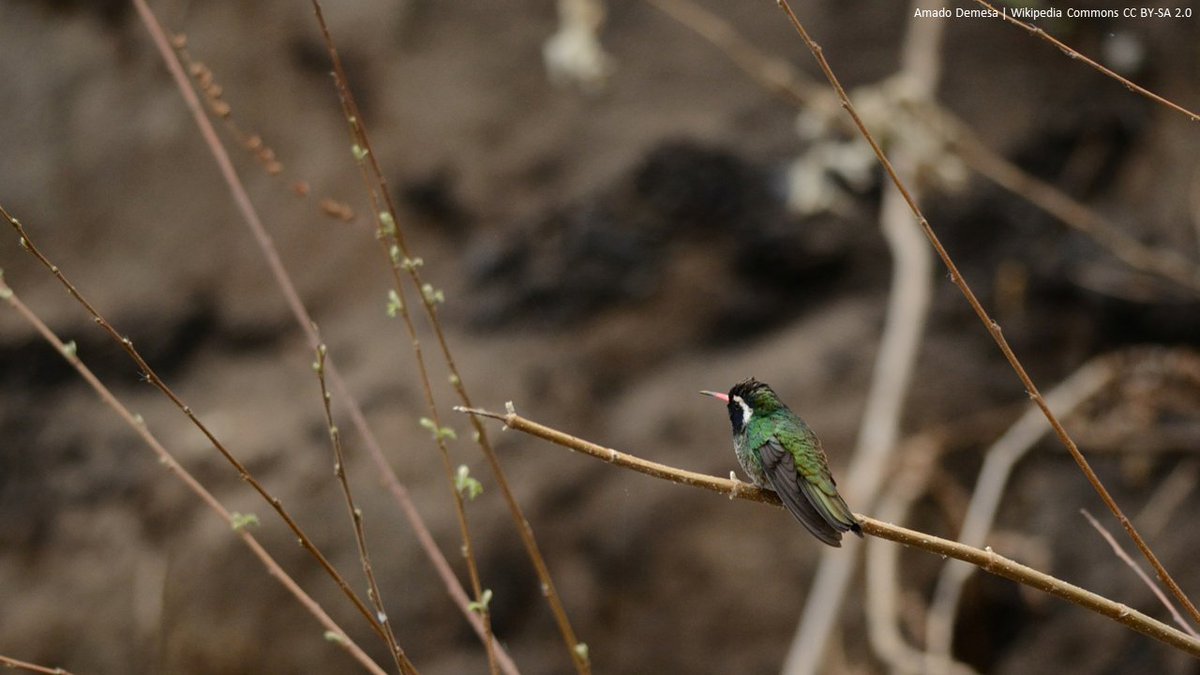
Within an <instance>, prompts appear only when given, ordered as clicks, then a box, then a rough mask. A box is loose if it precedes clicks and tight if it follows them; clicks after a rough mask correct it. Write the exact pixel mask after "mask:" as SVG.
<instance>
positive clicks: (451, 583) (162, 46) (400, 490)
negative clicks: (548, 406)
mask: <svg viewBox="0 0 1200 675" xmlns="http://www.w3.org/2000/svg"><path fill="white" fill-rule="evenodd" d="M134 5H135V7H136V8H137V10H138V13H139V15H140V16H141V18H142V22H143V24H144V25H145V26H146V29H147V30H148V31H149V32H150V36H151V38H152V39H153V40H154V44H155V46H156V47H157V48H158V51H159V55H160V56H161V57H162V59H163V63H164V64H165V65H166V67H167V70H168V71H169V72H170V73H171V77H172V79H173V80H174V82H175V84H176V86H177V88H178V89H179V92H180V94H181V95H182V96H183V100H184V103H186V104H187V107H188V110H189V111H190V112H191V114H192V119H193V120H194V121H195V122H196V126H197V128H198V129H199V131H200V135H201V136H202V137H203V139H204V142H205V145H207V146H208V148H209V151H210V152H211V153H212V155H213V159H214V160H215V161H216V163H217V166H218V168H219V169H220V171H221V176H222V178H223V179H224V180H225V183H226V185H227V186H228V187H229V191H230V194H231V195H232V197H233V200H234V204H235V205H236V206H237V208H238V210H239V211H240V212H241V214H242V220H243V222H244V223H245V224H246V227H247V228H249V230H250V232H251V234H252V235H253V237H254V240H255V243H256V244H257V245H258V246H259V249H260V250H261V252H262V254H263V258H264V260H265V261H266V263H267V267H268V269H269V270H270V272H271V275H272V277H274V279H275V282H276V284H277V285H278V286H279V288H280V291H281V292H282V293H283V295H284V299H285V301H286V302H287V305H288V308H289V309H290V310H291V312H292V315H293V317H294V318H295V320H296V324H297V325H298V326H299V327H300V329H301V330H302V331H304V334H305V336H306V338H307V339H308V343H309V347H310V348H312V349H316V348H317V346H318V345H319V344H320V337H319V336H318V335H317V333H316V331H315V330H314V329H313V326H314V325H315V324H314V322H313V320H312V317H311V316H310V315H309V313H308V310H307V309H306V308H305V306H304V302H303V301H302V300H301V299H300V294H299V293H298V292H297V290H296V286H295V283H294V282H293V281H292V279H291V276H290V275H289V274H288V272H287V269H286V268H285V267H284V266H283V261H282V260H281V259H280V257H279V253H278V251H276V249H275V244H274V242H273V240H272V238H271V235H270V234H268V233H267V230H266V227H264V225H263V223H262V219H261V218H260V217H259V215H258V211H257V210H256V209H255V208H254V204H253V203H252V202H251V201H250V196H249V194H248V193H247V192H246V188H245V186H244V185H243V184H242V181H241V179H240V178H239V177H238V174H237V171H235V170H234V168H233V162H232V161H231V159H230V157H229V152H228V151H227V150H226V148H225V146H224V144H222V143H221V140H220V138H219V137H218V136H217V133H216V130H215V129H214V128H213V125H212V122H211V121H210V120H209V119H208V116H207V115H206V114H205V112H204V106H203V105H202V104H201V102H200V99H199V97H198V96H197V95H196V92H195V91H194V90H193V89H192V87H191V84H190V82H189V80H188V77H187V74H186V73H185V72H184V69H183V67H182V66H181V65H180V63H179V61H178V59H177V58H176V55H175V52H174V51H173V49H172V45H171V41H170V40H169V39H168V38H167V35H166V33H165V32H164V31H163V29H162V26H160V25H159V23H158V20H157V18H156V17H155V16H154V13H153V12H152V11H151V10H150V8H149V6H147V5H146V4H145V1H144V0H134ZM326 370H327V375H328V377H329V382H330V384H332V385H333V390H334V393H336V394H337V396H338V400H340V401H341V402H342V405H343V406H344V407H345V409H346V411H347V413H348V414H349V415H350V419H351V421H352V422H353V424H354V428H355V430H356V431H357V432H358V433H359V435H360V437H361V438H362V439H363V444H364V445H365V446H366V449H367V454H368V455H369V456H370V458H371V461H372V462H373V463H374V464H375V466H376V468H378V470H379V478H380V481H381V482H382V483H383V485H384V486H385V487H386V488H387V490H388V491H389V492H390V493H391V494H392V497H393V499H395V500H396V503H397V504H398V505H399V507H400V510H401V512H402V513H403V514H404V517H405V520H407V521H408V523H409V526H410V527H412V529H413V533H414V534H415V535H416V537H417V541H418V543H420V545H421V549H422V550H423V551H424V552H425V555H426V556H427V557H428V558H429V561H430V562H431V563H432V564H433V567H434V570H435V571H436V572H437V574H438V576H439V577H440V578H441V580H442V583H443V585H444V586H445V588H446V591H447V593H449V595H450V597H451V599H453V600H454V603H455V604H456V605H457V606H458V608H459V611H460V612H461V613H462V615H463V617H464V618H465V619H466V620H467V622H468V623H469V624H470V625H471V627H472V629H473V630H474V631H475V633H476V635H478V636H479V638H480V639H481V640H483V641H484V643H485V644H487V645H489V649H490V650H491V651H494V652H495V653H496V655H497V659H498V661H499V663H500V667H501V668H502V669H503V670H504V672H505V673H507V674H508V675H516V673H517V668H516V665H515V664H514V663H513V661H512V659H511V658H510V657H509V656H508V654H507V652H505V650H504V649H503V647H501V646H500V645H499V643H498V642H496V640H495V637H494V636H492V635H491V630H490V628H489V627H488V626H485V625H484V623H483V620H482V619H481V617H480V616H479V615H478V614H477V613H476V612H473V611H472V610H471V600H470V599H469V598H468V597H467V594H466V592H465V591H464V590H463V587H462V583H461V582H459V580H458V577H457V576H456V575H455V573H454V570H453V569H452V568H451V567H450V563H449V562H448V561H447V560H446V556H445V555H443V554H442V551H441V549H440V548H438V545H437V542H435V541H434V539H433V535H432V534H430V532H429V528H428V527H426V525H425V521H424V519H423V518H422V517H421V514H420V512H419V511H417V508H416V506H415V505H414V504H413V502H412V498H411V496H410V495H409V492H408V488H407V487H405V486H404V484H403V483H401V482H400V479H399V478H398V477H397V476H396V472H395V470H393V469H392V467H391V465H390V464H389V463H388V461H387V458H386V456H385V455H384V453H383V447H382V446H381V445H380V443H379V440H378V439H377V438H376V437H375V434H374V432H373V431H372V430H371V427H370V425H368V424H367V420H366V416H365V415H364V414H363V412H362V406H361V405H360V404H359V403H358V400H357V399H356V398H355V396H354V395H353V393H352V392H351V391H350V389H349V387H347V386H346V382H345V380H344V379H343V378H342V376H341V373H340V371H339V370H338V369H337V367H336V365H335V364H334V362H333V359H332V358H329V360H328V362H327V364H326Z"/></svg>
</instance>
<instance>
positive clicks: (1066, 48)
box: [975, 0, 1200, 122]
mask: <svg viewBox="0 0 1200 675" xmlns="http://www.w3.org/2000/svg"><path fill="white" fill-rule="evenodd" d="M975 2H976V3H977V4H980V5H983V6H984V7H986V8H988V9H990V10H992V11H993V12H996V14H997V16H998V18H1000V19H1001V20H1003V21H1006V22H1008V23H1011V24H1012V25H1014V26H1018V27H1020V28H1022V29H1024V30H1025V31H1027V32H1029V33H1030V34H1031V35H1034V36H1036V37H1039V38H1041V39H1043V40H1045V41H1046V42H1049V43H1050V44H1052V45H1054V46H1055V47H1056V48H1057V49H1058V50H1059V51H1060V52H1062V53H1063V54H1066V55H1067V56H1068V57H1069V58H1070V59H1071V60H1072V61H1081V62H1083V63H1085V64H1087V65H1088V66H1091V67H1092V68H1094V69H1095V70H1097V71H1099V72H1100V73H1102V74H1104V75H1106V76H1108V77H1111V78H1112V79H1114V80H1116V81H1117V82H1120V83H1121V85H1122V86H1123V87H1125V88H1126V89H1128V90H1129V91H1132V92H1136V93H1138V94H1141V95H1142V96H1145V97H1146V98H1148V99H1150V100H1151V101H1154V102H1155V103H1158V104H1160V105H1163V106H1166V107H1167V108H1170V109H1171V110H1174V111H1176V112H1179V113H1183V114H1184V115H1186V116H1187V118H1188V119H1189V120H1191V121H1193V122H1200V115H1198V114H1196V113H1194V112H1192V111H1191V110H1188V109H1187V108H1185V107H1183V106H1181V105H1179V104H1178V103H1175V102H1174V101H1171V100H1169V99H1166V98H1163V97H1162V96H1159V95H1158V94H1156V93H1154V92H1152V91H1150V90H1149V89H1146V88H1145V87H1143V86H1141V85H1139V84H1135V83H1134V82H1132V81H1131V80H1128V79H1126V78H1124V77H1121V76H1120V75H1118V74H1117V73H1116V72H1114V71H1112V70H1110V69H1108V68H1105V67H1104V66H1102V65H1100V64H1099V63H1096V62H1095V61H1094V60H1092V59H1090V58H1088V57H1087V56H1085V55H1083V54H1081V53H1079V52H1078V51H1076V50H1074V49H1072V48H1071V46H1070V45H1068V44H1066V43H1065V42H1062V41H1061V40H1059V39H1057V38H1055V37H1054V36H1053V35H1050V34H1049V33H1047V32H1046V31H1044V30H1042V29H1041V28H1038V27H1037V26H1034V25H1032V24H1028V23H1025V22H1024V21H1021V20H1020V19H1018V18H1017V17H1015V16H1012V15H1011V14H1009V13H1008V12H1007V11H1001V10H999V9H996V7H995V6H994V5H992V4H991V3H989V2H987V0H975Z"/></svg>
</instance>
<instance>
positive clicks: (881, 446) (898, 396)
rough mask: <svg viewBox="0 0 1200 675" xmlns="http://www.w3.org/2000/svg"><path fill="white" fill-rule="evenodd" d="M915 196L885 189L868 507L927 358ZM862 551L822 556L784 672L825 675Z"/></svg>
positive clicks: (866, 473)
mask: <svg viewBox="0 0 1200 675" xmlns="http://www.w3.org/2000/svg"><path fill="white" fill-rule="evenodd" d="M921 1H922V0H914V2H917V3H919V2H921ZM944 25H945V22H942V21H913V22H911V23H910V24H909V30H908V34H907V35H906V36H905V39H904V43H903V48H902V54H901V58H900V71H899V73H900V77H901V78H903V79H904V81H905V82H906V83H907V84H908V86H907V87H906V89H907V90H908V91H907V95H908V96H910V97H912V98H913V99H915V100H922V101H924V100H929V99H930V98H931V97H932V96H933V92H934V90H935V88H936V87H937V82H938V78H939V73H940V66H939V62H938V61H939V53H940V51H941V44H942V39H941V38H942V32H943V27H944ZM895 163H896V167H897V171H898V172H899V173H901V174H903V175H905V176H912V175H914V174H915V172H916V169H917V163H918V158H917V157H915V156H913V153H912V152H909V151H907V150H906V149H905V148H904V147H903V146H899V147H898V148H897V150H896V157H895ZM911 199H912V198H911V197H910V196H909V195H907V194H903V195H902V194H901V192H900V190H898V189H897V188H896V187H894V186H886V187H885V189H884V193H883V200H882V204H881V205H880V212H879V221H880V228H881V229H882V230H883V236H884V239H885V240H886V241H887V245H888V252H889V253H890V254H891V258H892V278H891V284H890V290H889V292H888V305H887V314H886V316H885V320H884V326H883V334H882V336H881V338H880V343H879V351H878V354H877V356H876V358H875V367H874V369H873V371H872V374H871V388H870V389H869V390H868V392H867V401H866V406H865V408H864V409H863V415H862V422H861V426H860V428H859V432H858V440H857V442H856V443H855V448H854V455H853V459H852V460H851V462H850V466H849V468H848V471H847V473H846V480H845V487H844V491H845V493H846V495H847V498H848V499H851V500H852V501H851V503H852V504H862V505H865V506H867V507H868V508H869V507H870V506H871V505H873V504H874V503H875V500H876V498H877V497H878V495H879V491H880V489H881V488H882V486H883V485H884V482H885V479H886V477H887V476H888V475H889V469H890V468H891V465H892V461H891V460H892V455H893V452H894V450H895V448H896V439H897V437H898V436H899V433H900V419H901V414H902V413H903V411H904V402H905V399H906V397H907V394H908V390H909V386H910V384H911V382H912V374H913V371H914V370H915V368H916V362H917V357H918V356H919V355H920V351H921V338H922V336H924V334H925V325H926V319H927V317H928V315H929V303H930V299H931V297H932V296H933V276H934V275H933V260H932V256H931V255H930V253H929V247H928V246H926V245H925V242H924V241H922V239H921V233H920V232H919V231H918V230H917V229H916V228H914V227H912V224H911V223H910V222H909V217H908V209H907V208H905V201H910V200H911ZM860 552H861V547H859V546H854V547H848V548H847V551H846V554H845V555H835V554H834V552H832V551H823V552H822V554H821V563H820V565H819V566H818V568H817V573H816V576H815V577H814V578H813V581H812V585H811V587H810V590H809V594H808V597H807V599H806V600H805V602H804V611H803V612H802V613H801V615H800V621H799V624H798V625H797V627H796V635H795V637H794V638H793V639H792V644H791V646H790V647H789V648H788V653H787V657H786V659H785V660H784V664H783V672H784V673H787V674H788V675H809V674H811V673H817V672H820V670H821V668H820V664H821V663H822V661H823V660H824V655H825V648H826V645H827V644H828V643H829V638H830V635H831V634H832V632H833V626H834V624H835V623H836V621H837V618H838V616H839V615H840V613H841V608H842V605H843V603H844V601H845V598H846V594H847V592H848V591H849V588H850V579H851V577H852V576H853V574H854V571H855V569H856V568H857V562H858V555H859V553H860Z"/></svg>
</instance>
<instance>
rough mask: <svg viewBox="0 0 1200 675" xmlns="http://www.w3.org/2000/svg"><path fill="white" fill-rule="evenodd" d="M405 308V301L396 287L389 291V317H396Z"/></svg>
mask: <svg viewBox="0 0 1200 675" xmlns="http://www.w3.org/2000/svg"><path fill="white" fill-rule="evenodd" d="M403 309H404V301H402V300H401V299H400V294H399V293H397V292H396V289H392V290H390V291H388V301H387V315H388V317H390V318H392V319H394V318H396V315H397V314H399V313H400V311H401V310H403Z"/></svg>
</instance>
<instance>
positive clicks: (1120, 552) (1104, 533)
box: [1079, 509, 1200, 638]
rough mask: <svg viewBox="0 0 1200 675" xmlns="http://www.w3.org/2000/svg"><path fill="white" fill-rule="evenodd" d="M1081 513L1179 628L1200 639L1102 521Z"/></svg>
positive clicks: (1089, 514) (1084, 512)
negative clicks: (1165, 609) (1164, 608)
mask: <svg viewBox="0 0 1200 675" xmlns="http://www.w3.org/2000/svg"><path fill="white" fill-rule="evenodd" d="M1079 512H1080V513H1082V514H1083V517H1084V518H1087V521H1088V523H1090V524H1091V526H1092V527H1094V528H1096V531H1097V532H1099V533H1100V536H1101V537H1104V541H1106V542H1108V545H1109V546H1111V547H1112V550H1113V553H1115V554H1116V555H1117V557H1118V558H1120V559H1121V562H1123V563H1125V564H1126V565H1128V566H1129V569H1131V570H1133V573H1134V574H1136V575H1137V577H1138V579H1141V580H1142V583H1143V584H1146V587H1147V588H1149V589H1150V592H1151V593H1153V594H1154V597H1156V598H1158V601H1159V602H1160V603H1162V606H1163V607H1166V608H1167V611H1168V612H1170V614H1171V618H1172V619H1175V623H1177V624H1179V627H1180V628H1182V629H1183V630H1184V632H1185V633H1187V634H1188V635H1191V636H1192V637H1194V638H1200V633H1197V632H1196V629H1195V628H1192V627H1191V626H1190V625H1188V622H1187V619H1184V618H1183V615H1182V614H1180V613H1179V610H1178V609H1175V605H1174V603H1172V602H1171V601H1170V600H1169V599H1168V598H1167V596H1166V595H1165V594H1164V593H1163V592H1162V589H1161V588H1159V587H1158V584H1156V583H1154V581H1153V580H1152V579H1150V577H1149V576H1148V575H1147V574H1146V572H1145V571H1144V570H1143V569H1142V566H1141V565H1139V564H1137V561H1136V560H1134V559H1133V558H1131V557H1129V554H1128V553H1126V552H1125V549H1123V548H1121V544H1120V542H1118V541H1117V540H1116V538H1115V537H1113V536H1112V533H1111V532H1109V531H1108V530H1107V529H1105V527H1104V526H1103V525H1101V524H1100V521H1098V520H1096V519H1095V518H1094V517H1093V516H1092V514H1091V513H1088V510H1087V509H1079Z"/></svg>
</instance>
